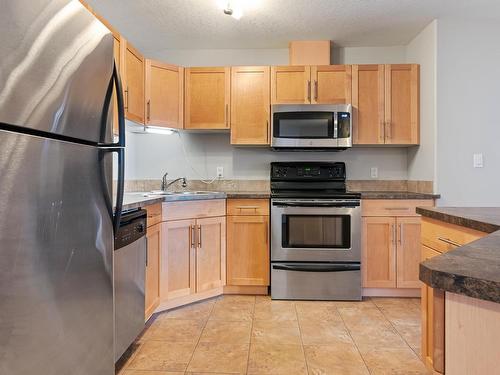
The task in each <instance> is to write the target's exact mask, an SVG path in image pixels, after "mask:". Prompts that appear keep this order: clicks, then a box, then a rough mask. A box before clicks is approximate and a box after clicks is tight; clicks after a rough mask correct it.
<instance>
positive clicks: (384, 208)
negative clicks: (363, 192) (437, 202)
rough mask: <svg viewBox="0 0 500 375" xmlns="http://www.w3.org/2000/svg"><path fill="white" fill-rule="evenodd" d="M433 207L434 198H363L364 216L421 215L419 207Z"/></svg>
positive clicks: (362, 213) (362, 209) (362, 211)
mask: <svg viewBox="0 0 500 375" xmlns="http://www.w3.org/2000/svg"><path fill="white" fill-rule="evenodd" d="M419 206H420V207H422V206H427V207H433V206H434V200H433V199H408V200H406V199H363V200H362V202H361V215H362V216H419V215H418V214H417V213H416V212H415V209H416V208H417V207H419Z"/></svg>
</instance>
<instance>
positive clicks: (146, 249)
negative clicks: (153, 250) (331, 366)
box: [146, 236, 149, 268]
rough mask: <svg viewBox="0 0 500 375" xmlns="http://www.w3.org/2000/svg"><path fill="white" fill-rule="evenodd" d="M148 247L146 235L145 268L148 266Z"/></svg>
mask: <svg viewBox="0 0 500 375" xmlns="http://www.w3.org/2000/svg"><path fill="white" fill-rule="evenodd" d="M148 248H149V241H148V237H147V236H146V268H148V260H149V259H148V258H149V256H148Z"/></svg>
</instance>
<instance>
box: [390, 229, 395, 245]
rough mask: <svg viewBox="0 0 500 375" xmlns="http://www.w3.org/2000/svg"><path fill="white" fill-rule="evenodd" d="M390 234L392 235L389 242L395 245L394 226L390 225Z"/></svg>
mask: <svg viewBox="0 0 500 375" xmlns="http://www.w3.org/2000/svg"><path fill="white" fill-rule="evenodd" d="M391 232H392V234H391V237H392V238H391V242H392V244H393V245H395V244H396V239H395V237H396V225H394V224H391Z"/></svg>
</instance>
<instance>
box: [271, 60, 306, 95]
mask: <svg viewBox="0 0 500 375" xmlns="http://www.w3.org/2000/svg"><path fill="white" fill-rule="evenodd" d="M310 102H311V68H310V67H309V66H300V65H298V66H273V67H271V104H303V103H306V104H307V103H310Z"/></svg>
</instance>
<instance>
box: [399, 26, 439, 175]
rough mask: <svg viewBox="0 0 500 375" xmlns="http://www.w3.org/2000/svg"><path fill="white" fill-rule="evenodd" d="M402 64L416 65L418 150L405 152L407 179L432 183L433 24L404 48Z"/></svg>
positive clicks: (434, 92) (434, 29) (434, 89)
mask: <svg viewBox="0 0 500 375" xmlns="http://www.w3.org/2000/svg"><path fill="white" fill-rule="evenodd" d="M406 61H407V62H408V63H415V64H420V146H419V147H410V148H409V149H408V179H410V180H425V181H434V183H436V166H435V163H436V152H435V148H436V132H437V123H436V109H437V106H436V69H437V20H434V21H433V22H431V23H430V24H429V25H428V26H427V27H426V28H425V29H424V30H422V31H421V32H420V33H419V34H418V35H417V36H416V37H415V38H414V39H413V40H412V41H411V42H410V43H409V44H408V46H407V47H406Z"/></svg>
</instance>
